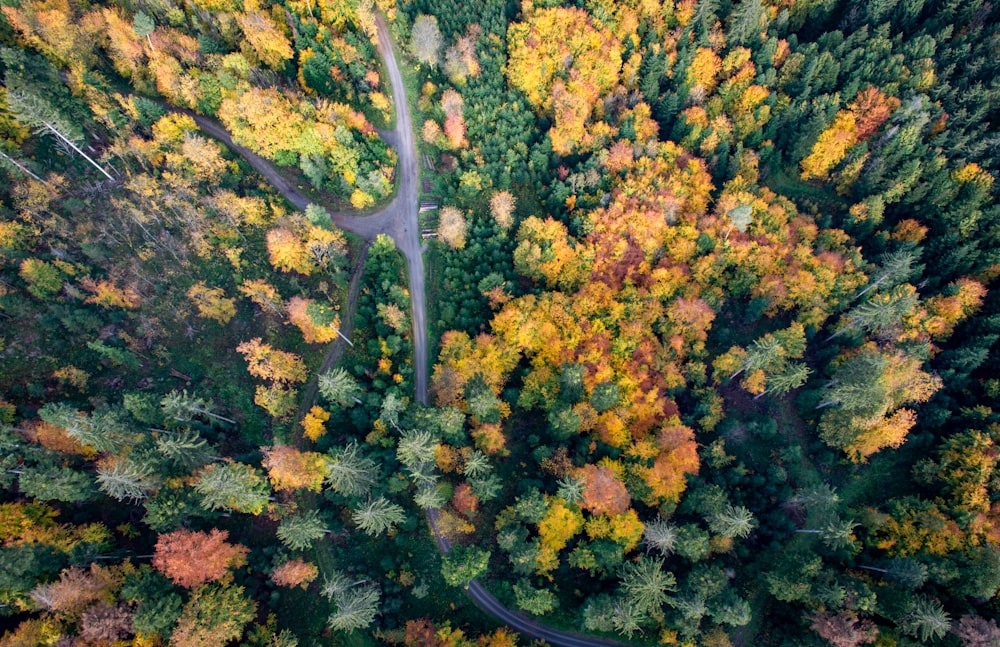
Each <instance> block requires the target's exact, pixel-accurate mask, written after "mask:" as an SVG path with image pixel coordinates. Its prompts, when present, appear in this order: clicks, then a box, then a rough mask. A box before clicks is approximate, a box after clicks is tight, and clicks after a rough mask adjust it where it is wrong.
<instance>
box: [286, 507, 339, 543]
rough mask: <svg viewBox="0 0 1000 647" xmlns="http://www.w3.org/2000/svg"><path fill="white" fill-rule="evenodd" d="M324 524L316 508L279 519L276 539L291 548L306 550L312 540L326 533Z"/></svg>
mask: <svg viewBox="0 0 1000 647" xmlns="http://www.w3.org/2000/svg"><path fill="white" fill-rule="evenodd" d="M328 532H329V530H327V529H326V524H324V523H323V521H322V520H321V519H320V518H319V513H318V512H317V511H316V510H309V511H308V512H305V513H303V514H298V515H293V516H291V517H286V518H284V519H282V520H281V523H280V524H279V525H278V531H277V534H278V539H280V540H281V543H283V544H284V545H285V546H287V547H288V548H290V549H291V550H307V549H309V548H311V547H312V545H313V542H315V541H316V540H317V539H319V538H321V537H322V536H323V535H324V534H327V533H328Z"/></svg>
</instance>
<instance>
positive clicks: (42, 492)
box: [18, 465, 94, 503]
mask: <svg viewBox="0 0 1000 647" xmlns="http://www.w3.org/2000/svg"><path fill="white" fill-rule="evenodd" d="M18 487H19V488H20V489H21V493H22V494H24V495H26V496H29V497H31V498H33V499H38V500H39V501H63V502H65V503H81V502H83V501H87V500H89V499H91V498H93V496H94V482H93V480H92V478H91V477H90V475H88V474H87V473H86V472H81V471H79V470H75V469H73V468H70V467H60V466H57V465H50V466H47V467H46V466H42V465H36V466H34V467H27V468H25V469H24V470H22V471H21V473H20V477H19V479H18Z"/></svg>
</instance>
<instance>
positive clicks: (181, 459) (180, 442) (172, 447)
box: [156, 429, 217, 469]
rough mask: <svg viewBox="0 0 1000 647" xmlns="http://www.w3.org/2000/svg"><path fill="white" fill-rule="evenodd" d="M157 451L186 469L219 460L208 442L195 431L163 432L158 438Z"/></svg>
mask: <svg viewBox="0 0 1000 647" xmlns="http://www.w3.org/2000/svg"><path fill="white" fill-rule="evenodd" d="M156 449H157V451H159V452H160V453H161V454H163V456H164V457H165V458H166V459H168V460H170V461H173V462H174V463H176V464H178V465H180V466H182V467H185V468H189V469H190V468H193V467H200V466H202V465H204V464H205V463H207V462H209V461H210V460H213V459H215V458H217V457H216V456H213V451H212V448H211V446H210V445H209V444H208V441H207V440H205V439H204V438H202V437H201V436H200V435H199V434H198V432H197V431H195V430H194V429H185V430H183V431H176V432H171V433H163V432H161V433H160V434H159V435H157V437H156Z"/></svg>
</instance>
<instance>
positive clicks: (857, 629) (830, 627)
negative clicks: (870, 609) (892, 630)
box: [811, 611, 878, 647]
mask: <svg viewBox="0 0 1000 647" xmlns="http://www.w3.org/2000/svg"><path fill="white" fill-rule="evenodd" d="M811 627H812V630H813V631H815V632H816V633H818V634H819V635H820V636H821V637H822V638H823V639H824V640H826V641H827V642H829V643H830V644H831V645H833V647H858V645H867V644H869V643H873V642H875V637H876V636H877V635H878V629H877V628H876V627H875V624H874V623H872V621H871V620H863V619H860V618H858V616H857V614H855V613H854V612H853V611H841V612H840V613H838V614H836V615H834V614H831V613H820V614H817V615H815V616H813V618H812V625H811Z"/></svg>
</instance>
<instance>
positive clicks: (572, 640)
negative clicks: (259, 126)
mask: <svg viewBox="0 0 1000 647" xmlns="http://www.w3.org/2000/svg"><path fill="white" fill-rule="evenodd" d="M376 24H377V26H378V51H379V53H380V54H381V55H382V59H383V60H384V61H385V67H386V70H387V72H388V74H389V82H390V84H391V85H392V94H393V103H394V106H395V110H396V127H395V128H394V129H393V130H391V131H383V132H382V136H383V138H384V139H385V140H386V141H387V142H388V143H389V144H390V145H394V146H395V147H396V151H397V154H398V157H399V166H398V167H397V170H396V177H397V178H398V180H399V190H398V191H397V193H396V197H395V198H394V199H393V200H392V202H390V203H389V204H388V205H386V206H385V207H383V208H382V209H379V210H378V211H376V212H375V213H373V214H371V215H368V216H358V215H352V214H347V213H341V212H335V211H330V210H329V209H327V213H329V214H330V219H331V221H332V222H333V224H335V225H337V226H338V227H340V228H342V229H344V230H346V231H349V232H351V233H353V234H356V235H358V236H360V237H361V238H363V239H365V240H366V241H369V242H370V241H372V240H374V239H375V238H376V237H377V236H378V235H379V234H387V235H389V236H390V237H391V238H392V240H393V241H394V242H395V243H396V247H397V248H398V249H399V250H400V251H401V252H402V253H403V256H404V257H405V258H406V265H407V271H408V273H409V278H410V300H411V304H412V311H413V337H414V339H413V348H414V358H413V363H414V383H415V384H414V388H415V397H416V399H417V401H418V402H421V403H422V404H427V310H426V286H425V283H424V261H423V256H422V253H421V248H420V228H419V224H418V221H417V214H418V206H419V203H418V199H417V198H418V193H417V182H418V179H419V178H418V166H417V164H418V162H417V160H418V157H417V148H416V140H415V139H414V135H413V124H412V121H411V119H410V110H409V106H408V105H407V102H406V86H404V85H403V77H402V75H401V74H400V72H399V66H398V65H397V63H396V55H395V53H394V52H393V50H392V41H391V40H390V38H389V29H388V26H387V25H386V24H385V20H384V18H383V17H382V15H381V14H377V20H376ZM187 114H190V115H191V117H193V118H194V120H195V123H197V124H198V127H199V128H201V129H202V130H203V131H205V132H206V133H207V134H209V135H211V136H212V137H215V138H216V139H218V140H220V141H222V142H223V143H225V144H226V145H227V146H229V147H230V148H231V149H232V150H233V151H235V152H236V153H238V154H239V155H240V156H241V157H243V159H245V160H246V161H247V162H248V163H249V164H250V166H252V167H253V168H254V169H255V170H256V171H257V172H258V173H260V174H261V175H263V176H264V177H265V178H266V179H267V180H268V182H270V183H271V184H272V185H273V186H274V187H275V188H276V189H277V190H278V191H279V192H280V193H281V194H282V195H283V196H284V197H285V199H287V200H288V201H289V202H291V203H292V204H293V205H295V206H296V207H297V208H298V209H302V210H305V208H306V207H307V206H309V205H310V204H313V201H312V200H310V199H309V198H307V197H306V196H305V195H303V194H302V193H301V192H300V191H299V190H298V189H297V188H296V187H294V186H292V183H291V182H289V181H288V180H287V179H286V178H285V177H284V176H282V175H281V174H280V173H279V172H278V171H277V169H276V168H275V167H274V166H272V164H271V163H270V162H268V161H267V160H265V159H263V158H262V157H260V156H259V155H257V154H255V153H254V152H253V151H250V150H249V149H247V148H245V147H243V146H240V145H239V144H236V143H235V142H234V141H233V139H232V137H230V135H229V133H228V132H226V130H225V129H224V128H222V126H220V125H219V124H217V123H216V122H214V121H212V120H210V119H207V118H205V117H202V116H200V115H196V114H193V113H190V112H188V113H187ZM320 206H322V205H320ZM331 355H333V351H332V350H331V354H329V355H328V356H327V361H326V362H324V366H326V365H327V363H330V362H331V361H332V360H331ZM327 368H329V367H327ZM437 518H438V515H437V510H433V509H432V510H429V511H428V513H427V522H428V525H429V526H430V529H431V532H432V533H433V535H434V540H435V541H436V542H437V545H438V548H440V549H441V552H442V553H447V552H448V551H449V550H450V549H451V542H450V541H449V540H448V538H447V537H445V536H444V535H442V534H441V532H440V531H439V530H438V525H437ZM466 593H467V594H468V596H469V597H470V598H471V599H472V601H473V602H475V603H476V606H478V607H479V608H480V609H482V610H483V611H485V612H486V613H489V614H490V615H492V616H493V617H495V618H496V619H497V620H499V621H500V622H501V623H503V624H506V625H507V626H508V627H510V628H511V629H514V630H515V631H517V632H519V633H521V634H524V635H525V636H530V637H531V638H536V639H541V640H544V641H546V642H548V643H549V644H551V645H555V646H556V647H595V646H597V647H625V644H624V643H621V642H618V641H615V640H610V639H606V638H594V637H589V636H581V635H577V634H573V633H568V632H564V631H559V630H557V629H553V628H552V627H548V626H546V625H544V624H542V623H540V622H538V621H536V620H533V619H531V618H528V617H526V616H524V615H523V614H521V613H516V612H514V611H511V610H510V609H508V608H507V607H505V606H504V605H503V604H501V603H500V601H499V600H497V599H496V598H495V597H494V596H493V595H492V594H491V593H490V592H489V591H487V590H486V589H485V588H484V587H483V585H482V584H480V583H479V582H477V581H476V580H473V581H471V582H469V585H468V587H467V589H466Z"/></svg>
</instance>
